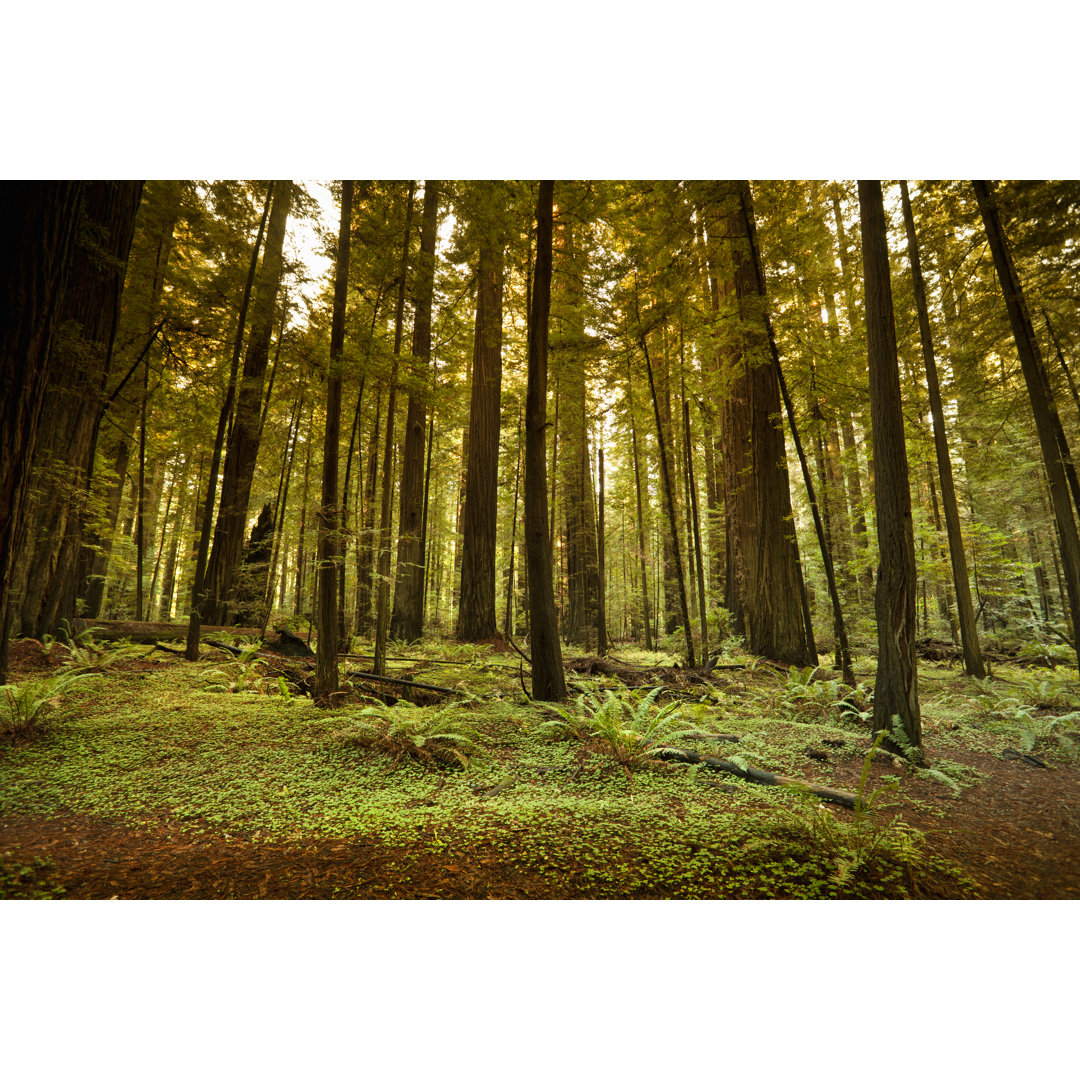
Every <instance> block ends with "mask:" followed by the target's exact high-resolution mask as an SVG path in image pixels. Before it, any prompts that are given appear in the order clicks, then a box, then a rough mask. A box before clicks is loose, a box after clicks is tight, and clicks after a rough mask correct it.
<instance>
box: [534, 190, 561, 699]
mask: <svg viewBox="0 0 1080 1080" xmlns="http://www.w3.org/2000/svg"><path fill="white" fill-rule="evenodd" d="M554 190H555V181H554V180H541V181H540V189H539V192H538V194H537V199H536V274H535V277H534V284H533V299H532V311H531V312H530V317H529V349H528V356H529V364H528V388H527V392H526V398H525V551H526V566H527V568H528V575H529V577H528V581H529V630H530V645H531V650H530V651H531V652H532V693H533V697H534V698H537V699H538V700H540V701H562V700H564V699H565V697H566V676H565V674H564V673H563V666H562V647H561V645H560V643H559V623H558V618H557V616H556V613H555V589H554V585H553V583H552V579H551V539H550V537H549V536H548V521H547V448H546V447H545V445H544V444H545V442H546V439H545V431H546V429H547V356H548V314H549V312H550V310H551V231H552V204H553V201H554V200H553V195H554Z"/></svg>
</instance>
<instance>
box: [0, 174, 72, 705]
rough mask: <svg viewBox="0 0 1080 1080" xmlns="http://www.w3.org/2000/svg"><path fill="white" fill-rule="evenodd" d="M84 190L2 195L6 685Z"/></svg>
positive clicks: (1, 671) (1, 657)
mask: <svg viewBox="0 0 1080 1080" xmlns="http://www.w3.org/2000/svg"><path fill="white" fill-rule="evenodd" d="M83 189H84V185H83V184H81V183H79V182H67V181H63V182H58V183H48V184H46V183H10V184H7V185H6V186H5V190H4V198H3V199H2V200H0V235H3V237H4V251H5V258H4V259H3V260H0V683H6V682H7V650H8V626H9V614H8V604H9V600H10V599H11V593H10V589H11V570H12V559H13V556H14V552H15V550H16V548H17V547H18V546H19V541H20V540H21V533H22V531H23V508H24V501H25V498H26V491H27V488H28V486H29V477H30V466H31V462H32V461H33V459H34V452H35V450H36V448H37V443H38V424H39V420H40V417H41V409H42V404H43V402H44V399H45V390H46V387H47V386H48V379H49V359H50V355H51V352H52V344H53V340H54V338H55V334H56V330H57V328H58V326H59V319H60V312H61V309H62V304H63V299H64V290H65V287H66V285H67V280H68V273H69V269H70V265H71V254H72V249H73V246H74V242H75V236H76V229H77V226H78V219H79V212H80V208H81V205H82V199H83Z"/></svg>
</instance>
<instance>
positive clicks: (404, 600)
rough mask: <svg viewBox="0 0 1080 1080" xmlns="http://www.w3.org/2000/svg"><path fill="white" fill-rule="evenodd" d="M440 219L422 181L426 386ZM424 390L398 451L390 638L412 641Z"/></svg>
mask: <svg viewBox="0 0 1080 1080" xmlns="http://www.w3.org/2000/svg"><path fill="white" fill-rule="evenodd" d="M438 218H439V182H438V181H437V180H425V181H424V209H423V216H422V223H421V226H420V257H419V259H418V261H417V264H416V270H415V274H416V278H415V286H416V287H415V293H414V295H415V297H416V301H415V302H416V313H415V317H414V321H413V344H412V354H413V357H414V358H415V364H414V367H413V377H414V379H415V380H416V383H417V384H418V385H423V386H426V385H427V381H428V377H427V375H428V372H427V369H428V366H429V364H430V359H431V302H432V296H433V293H434V288H435V237H436V227H437V225H438ZM426 426H427V418H426V416H425V409H424V391H422V390H414V391H411V392H410V393H409V408H408V411H407V413H406V415H405V438H404V440H403V443H402V448H401V485H400V487H401V500H400V508H399V513H398V559H397V581H396V583H395V585H394V610H393V612H392V613H391V615H390V636H391V637H394V638H400V639H402V640H404V641H415V640H416V639H417V638H419V637H420V635H421V634H422V633H423V629H424V555H423V536H424V428H425V427H426Z"/></svg>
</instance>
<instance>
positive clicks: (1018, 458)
mask: <svg viewBox="0 0 1080 1080" xmlns="http://www.w3.org/2000/svg"><path fill="white" fill-rule="evenodd" d="M3 188H4V199H3V200H2V201H0V236H2V237H3V239H2V243H3V247H4V259H3V269H2V271H0V275H2V276H0V611H2V612H3V613H4V622H3V635H2V646H0V682H4V681H6V677H5V676H6V656H7V645H8V641H9V639H10V638H11V637H13V636H19V635H23V636H29V637H36V638H41V637H42V636H43V635H45V634H52V635H57V634H59V633H61V632H63V631H70V630H71V628H72V626H73V625H74V623H75V620H76V619H78V618H90V619H95V618H103V619H109V618H112V619H125V620H133V621H175V622H177V623H182V624H187V625H188V627H189V632H188V655H189V656H197V655H198V641H199V635H200V632H201V627H202V626H203V625H206V624H214V625H230V624H241V625H245V626H255V627H266V626H280V625H286V626H289V627H290V628H292V629H294V630H295V631H297V632H299V633H301V634H303V635H308V634H309V632H311V631H313V632H314V635H315V636H317V642H318V648H317V653H318V693H317V696H318V697H320V698H321V699H322V700H327V701H328V700H332V699H331V695H332V694H333V692H334V691H335V690H336V689H337V657H338V655H339V654H340V653H342V652H347V651H350V649H351V647H352V645H353V643H354V639H355V638H357V637H360V638H370V639H371V641H372V644H373V648H374V656H375V668H374V670H375V671H376V672H379V671H380V670H383V672H384V665H385V660H386V656H387V650H388V647H390V643H391V642H393V641H399V640H400V641H407V642H411V641H415V640H417V639H419V638H422V637H425V636H429V635H440V636H445V637H451V638H456V639H457V640H460V641H463V642H483V641H491V640H492V639H496V638H509V639H511V640H512V642H513V644H514V645H516V646H518V647H519V648H520V649H522V650H523V651H524V652H525V653H526V654H528V655H529V656H530V657H531V661H532V687H531V690H532V693H533V695H534V696H535V697H537V698H541V699H559V698H562V697H564V696H565V694H566V683H565V679H564V676H563V664H562V649H563V647H564V646H565V647H567V648H574V649H577V650H588V651H591V652H599V653H604V652H606V651H608V650H610V649H612V648H614V647H617V646H624V645H630V644H632V645H635V646H637V647H641V648H644V649H648V650H653V649H662V650H664V651H665V652H668V653H674V654H678V655H680V656H681V657H682V658H683V660H682V661H681V662H684V663H686V664H688V665H690V666H695V665H700V664H704V663H706V662H707V661H708V659H709V658H710V656H715V655H716V654H717V653H718V652H719V651H720V650H722V649H723V648H724V646H725V644H726V643H729V642H731V641H733V640H741V641H742V642H744V643H745V647H746V649H747V650H748V651H749V652H751V653H753V654H756V655H759V656H761V657H763V658H766V659H767V660H770V661H773V662H777V663H782V664H794V665H800V666H816V665H818V664H819V662H820V659H821V657H820V654H821V653H825V654H832V657H833V658H834V660H835V664H836V667H837V669H838V670H839V671H840V672H841V674H842V675H843V677H844V678H845V679H847V680H851V678H852V676H851V653H853V652H854V653H855V654H860V653H861V654H862V655H866V654H873V655H875V656H876V658H877V665H878V666H877V683H876V686H875V693H874V714H873V716H874V719H873V725H874V728H875V730H880V729H886V730H887V732H888V733H889V737H890V738H891V737H893V735H895V736H896V737H900V729H899V728H897V727H896V725H897V723H899V725H900V726H901V727H902V731H903V736H902V737H903V738H905V739H906V740H907V741H909V742H910V743H911V744H913V745H914V746H916V747H917V746H918V745H919V742H920V730H919V703H918V697H917V691H916V681H915V671H916V664H917V651H918V643H919V641H920V640H925V639H932V640H934V641H937V642H941V643H946V644H951V645H954V646H955V647H956V649H957V650H958V652H957V655H958V656H959V657H960V658H961V662H962V663H963V665H964V668H965V670H966V671H967V673H968V674H970V675H975V676H979V675H982V674H983V673H984V672H985V665H984V659H983V654H984V652H985V651H986V649H987V648H988V642H993V643H994V645H995V647H998V648H1004V647H1009V646H1013V647H1025V648H1035V647H1038V645H1039V643H1048V642H1058V643H1060V642H1067V643H1069V644H1074V643H1075V641H1076V628H1077V626H1078V625H1080V532H1078V529H1077V517H1076V515H1077V514H1078V512H1080V483H1078V481H1077V476H1076V470H1075V467H1074V463H1073V459H1072V457H1071V450H1070V446H1071V445H1072V444H1074V443H1075V441H1076V439H1077V438H1078V436H1080V391H1078V389H1077V378H1078V375H1077V372H1076V367H1077V364H1078V362H1080V360H1078V352H1080V306H1078V304H1080V273H1078V271H1080V183H1077V182H1073V181H1047V182H1033V181H1032V182H991V181H971V182H967V181H912V182H910V183H909V182H906V181H862V182H859V183H858V184H855V183H853V182H843V181H832V182H829V181H808V182H807V181H770V182H754V183H750V182H747V181H657V182H645V181H540V182H528V181H445V180H443V181H434V180H427V181H411V180H409V181H381V180H356V181H338V182H334V183H333V184H331V190H332V192H333V195H334V198H335V200H336V204H337V211H338V216H337V217H336V218H335V219H334V220H333V221H323V222H322V223H321V226H320V232H319V235H320V236H321V238H322V241H321V242H322V245H323V247H324V254H325V255H327V256H328V257H329V258H330V260H331V262H332V267H333V269H332V271H331V272H330V273H329V274H328V275H327V276H326V278H325V280H322V281H312V279H311V274H310V270H309V268H308V267H307V266H306V265H305V262H304V261H303V258H302V257H300V258H298V257H296V253H295V249H294V246H293V245H291V244H290V242H289V239H290V237H291V236H292V235H293V229H294V227H295V225H296V223H297V222H302V221H305V220H306V221H312V220H316V219H317V209H318V204H317V202H316V200H315V199H314V198H313V191H314V189H313V188H312V187H311V185H307V186H305V185H304V184H301V183H298V182H295V181H288V180H275V181H269V182H267V181H214V182H210V181H148V182H146V183H145V184H144V183H139V182H122V181H93V182H91V181H72V182H56V183H47V182H37V183H31V182H25V183H24V182H18V183H15V182H10V183H5V184H4V185H3ZM365 648H367V646H365ZM352 651H356V649H352ZM384 673H385V672H384Z"/></svg>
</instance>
